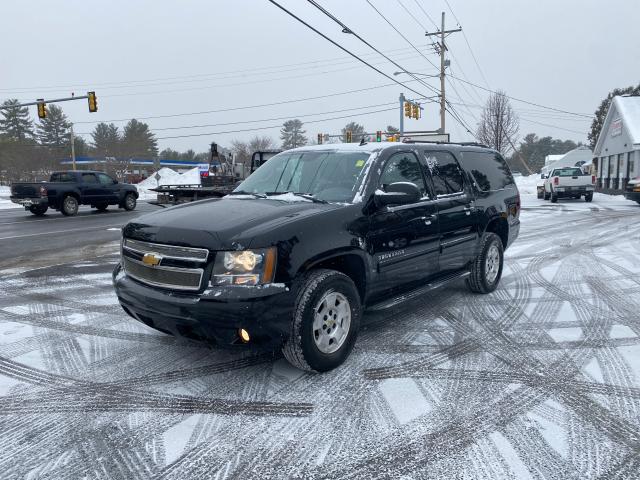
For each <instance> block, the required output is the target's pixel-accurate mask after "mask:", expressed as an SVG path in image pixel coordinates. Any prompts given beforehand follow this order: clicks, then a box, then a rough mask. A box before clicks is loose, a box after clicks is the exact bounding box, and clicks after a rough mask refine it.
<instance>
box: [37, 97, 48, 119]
mask: <svg viewBox="0 0 640 480" xmlns="http://www.w3.org/2000/svg"><path fill="white" fill-rule="evenodd" d="M38 118H47V104H46V103H44V99H42V98H39V99H38Z"/></svg>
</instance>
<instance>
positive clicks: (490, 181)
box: [460, 152, 515, 192]
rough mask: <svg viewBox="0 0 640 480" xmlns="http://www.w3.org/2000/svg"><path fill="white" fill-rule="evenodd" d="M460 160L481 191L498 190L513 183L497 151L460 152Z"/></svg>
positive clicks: (505, 163)
mask: <svg viewBox="0 0 640 480" xmlns="http://www.w3.org/2000/svg"><path fill="white" fill-rule="evenodd" d="M460 161H461V162H462V166H463V167H464V168H465V170H467V171H468V172H469V173H471V175H472V176H473V180H474V181H475V182H476V185H477V186H478V189H479V190H481V191H483V192H488V191H490V190H500V189H502V188H504V187H506V186H507V185H512V184H513V183H515V182H514V180H513V176H512V175H511V171H510V170H509V166H508V165H507V162H505V161H504V159H503V158H502V157H501V156H500V154H498V153H493V152H462V153H461V154H460Z"/></svg>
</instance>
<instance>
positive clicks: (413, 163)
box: [380, 153, 427, 197]
mask: <svg viewBox="0 0 640 480" xmlns="http://www.w3.org/2000/svg"><path fill="white" fill-rule="evenodd" d="M397 182H410V183H414V184H415V185H416V186H417V187H418V188H419V189H420V193H421V195H422V196H423V197H424V196H426V195H427V189H426V186H425V183H424V178H423V176H422V171H421V169H420V165H419V164H418V159H417V158H416V156H415V155H414V154H412V153H396V154H394V155H393V156H392V157H391V158H390V159H389V160H387V163H386V165H385V166H384V171H383V172H382V175H381V176H380V185H381V187H382V189H383V190H385V191H386V188H387V185H389V184H391V183H397Z"/></svg>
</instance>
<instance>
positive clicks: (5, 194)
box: [0, 185, 22, 210]
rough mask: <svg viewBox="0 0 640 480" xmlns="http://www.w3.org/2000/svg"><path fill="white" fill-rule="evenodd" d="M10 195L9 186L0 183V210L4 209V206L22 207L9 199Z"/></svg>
mask: <svg viewBox="0 0 640 480" xmlns="http://www.w3.org/2000/svg"><path fill="white" fill-rule="evenodd" d="M10 195H11V188H10V187H6V186H4V185H0V210H4V209H5V208H22V207H21V206H20V205H16V204H15V203H13V202H12V201H11V200H9V196H10Z"/></svg>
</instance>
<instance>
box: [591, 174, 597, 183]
mask: <svg viewBox="0 0 640 480" xmlns="http://www.w3.org/2000/svg"><path fill="white" fill-rule="evenodd" d="M591 183H593V184H594V185H595V183H596V176H595V175H591Z"/></svg>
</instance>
